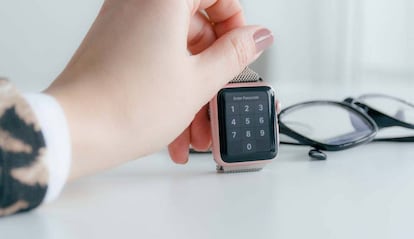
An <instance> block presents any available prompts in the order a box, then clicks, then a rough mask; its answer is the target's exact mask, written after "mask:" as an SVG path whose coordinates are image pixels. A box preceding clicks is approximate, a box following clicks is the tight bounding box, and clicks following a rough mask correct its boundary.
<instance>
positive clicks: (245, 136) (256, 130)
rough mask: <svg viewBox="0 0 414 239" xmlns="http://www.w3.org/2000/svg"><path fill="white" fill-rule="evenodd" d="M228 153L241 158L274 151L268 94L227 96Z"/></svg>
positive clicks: (248, 93) (228, 94) (249, 93)
mask: <svg viewBox="0 0 414 239" xmlns="http://www.w3.org/2000/svg"><path fill="white" fill-rule="evenodd" d="M224 98H225V102H226V103H225V106H224V107H225V110H224V112H225V117H224V118H225V125H226V139H227V153H228V154H229V155H238V154H245V153H256V152H266V151H269V150H270V147H271V140H270V130H271V129H270V128H271V127H270V124H269V118H270V109H269V96H268V94H267V93H266V92H260V91H257V92H237V93H227V94H226V95H225V97H224Z"/></svg>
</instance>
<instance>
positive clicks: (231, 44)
mask: <svg viewBox="0 0 414 239" xmlns="http://www.w3.org/2000/svg"><path fill="white" fill-rule="evenodd" d="M272 43H273V34H272V32H271V31H270V30H268V29H266V28H262V27H259V26H244V27H240V28H236V29H234V30H232V31H230V32H228V33H226V34H224V35H223V36H221V37H220V38H219V39H217V40H216V41H215V42H214V43H213V45H211V46H210V47H209V48H207V49H206V50H204V51H203V52H202V53H200V54H199V55H198V57H199V60H198V61H197V64H198V66H197V68H198V70H200V71H201V74H202V75H203V76H204V77H202V78H203V79H202V80H204V81H208V82H209V86H211V87H213V88H214V90H217V89H219V88H221V87H222V86H223V85H225V84H226V83H227V82H229V81H230V80H231V79H232V78H233V77H235V76H236V75H237V74H239V73H240V72H241V71H242V70H243V69H244V68H245V67H246V66H247V65H249V64H250V63H252V62H253V61H254V60H256V59H257V58H258V57H259V56H260V54H261V53H262V52H263V51H264V50H265V49H266V48H268V47H269V46H270V45H272ZM210 89H211V88H210ZM212 90H213V89H212Z"/></svg>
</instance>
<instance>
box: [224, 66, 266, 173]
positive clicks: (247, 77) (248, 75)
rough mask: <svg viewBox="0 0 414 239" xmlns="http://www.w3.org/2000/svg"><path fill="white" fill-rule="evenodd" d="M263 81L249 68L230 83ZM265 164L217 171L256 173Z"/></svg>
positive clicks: (231, 167) (230, 167) (225, 167)
mask: <svg viewBox="0 0 414 239" xmlns="http://www.w3.org/2000/svg"><path fill="white" fill-rule="evenodd" d="M258 81H262V78H261V77H260V76H259V74H257V73H256V72H255V71H253V70H252V69H250V68H249V67H246V68H244V70H243V71H242V72H241V73H240V74H239V75H237V76H236V77H234V78H233V80H231V81H230V84H232V83H233V84H234V83H248V82H258ZM264 166H265V164H255V165H250V166H246V165H243V166H228V167H227V166H221V165H217V167H216V169H217V172H219V173H242V172H256V171H260V170H262V169H263V167H264Z"/></svg>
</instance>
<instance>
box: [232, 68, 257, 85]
mask: <svg viewBox="0 0 414 239" xmlns="http://www.w3.org/2000/svg"><path fill="white" fill-rule="evenodd" d="M258 81H262V78H261V77H260V76H259V74H257V72H255V71H254V70H252V69H250V68H249V67H246V68H244V70H243V71H242V72H241V73H240V74H238V75H237V76H236V77H234V78H233V80H231V81H230V84H231V83H247V82H258Z"/></svg>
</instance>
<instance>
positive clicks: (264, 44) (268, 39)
mask: <svg viewBox="0 0 414 239" xmlns="http://www.w3.org/2000/svg"><path fill="white" fill-rule="evenodd" d="M253 39H254V42H255V43H256V52H257V53H259V52H262V51H263V50H265V49H266V48H268V47H269V46H270V45H272V44H273V40H274V38H273V34H272V32H271V31H270V30H269V29H266V28H262V29H259V30H257V31H256V32H255V33H254V35H253Z"/></svg>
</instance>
